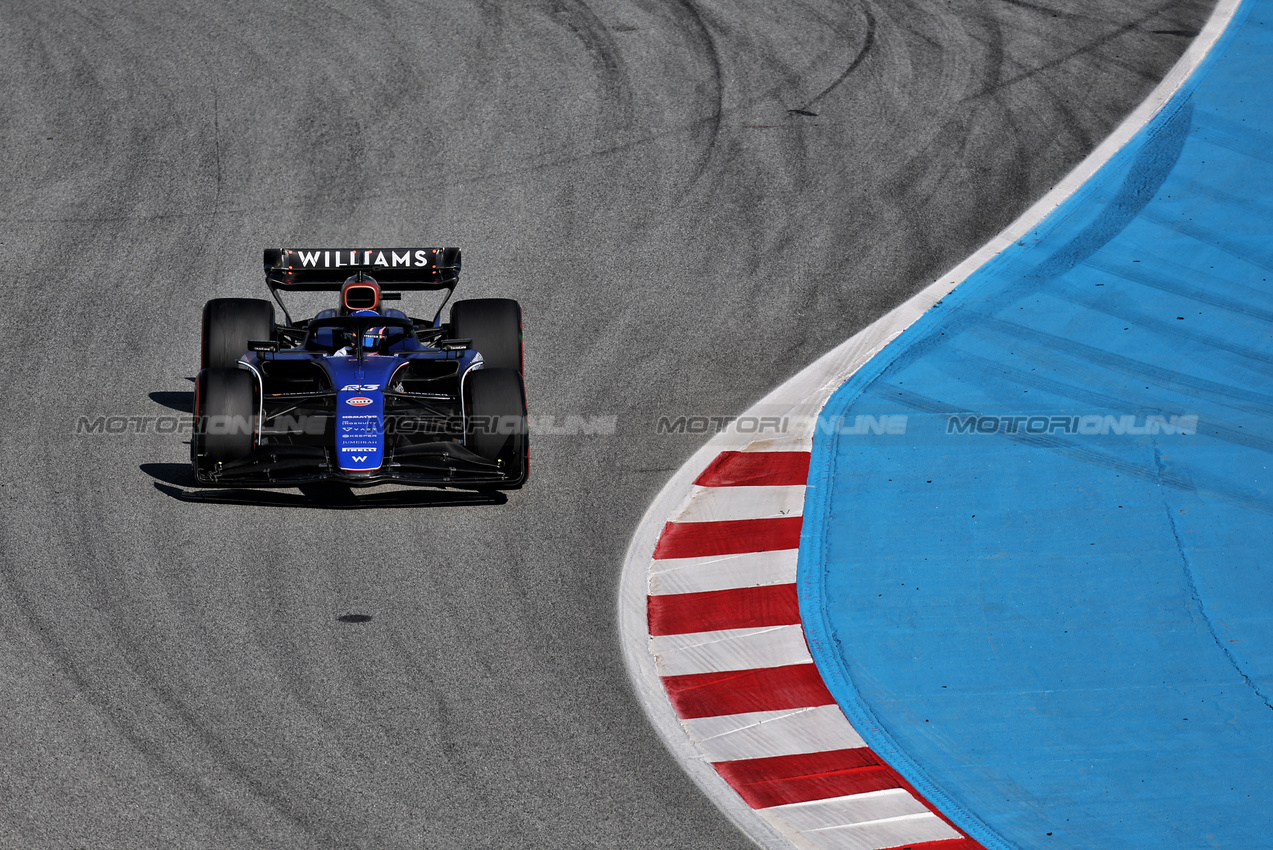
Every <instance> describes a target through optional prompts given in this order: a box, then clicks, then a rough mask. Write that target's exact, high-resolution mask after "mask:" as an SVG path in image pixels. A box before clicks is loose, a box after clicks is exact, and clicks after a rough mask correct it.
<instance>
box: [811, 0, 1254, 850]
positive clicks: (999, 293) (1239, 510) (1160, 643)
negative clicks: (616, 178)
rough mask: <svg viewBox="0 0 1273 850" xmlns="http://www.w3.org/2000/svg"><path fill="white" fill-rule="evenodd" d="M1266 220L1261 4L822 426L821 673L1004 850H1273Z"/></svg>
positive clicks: (897, 759) (815, 482)
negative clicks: (1083, 181) (1070, 193)
mask: <svg viewBox="0 0 1273 850" xmlns="http://www.w3.org/2000/svg"><path fill="white" fill-rule="evenodd" d="M1271 222H1273V0H1248V2H1247V3H1246V4H1245V6H1244V7H1243V8H1242V9H1241V10H1239V13H1238V15H1237V16H1236V17H1235V18H1234V20H1233V22H1232V23H1231V25H1230V27H1229V30H1228V32H1227V33H1226V35H1225V36H1224V37H1223V39H1222V41H1221V42H1220V44H1219V45H1218V46H1217V47H1216V49H1215V50H1213V52H1212V53H1211V55H1210V57H1209V58H1208V59H1207V60H1206V61H1205V62H1204V64H1203V66H1202V67H1201V68H1200V69H1199V71H1198V72H1196V73H1195V74H1194V75H1193V77H1192V78H1191V80H1190V81H1189V83H1187V84H1186V86H1185V88H1184V89H1183V90H1182V91H1181V93H1180V94H1179V95H1178V96H1177V97H1176V99H1175V100H1173V101H1172V102H1171V103H1170V104H1169V105H1168V107H1167V108H1166V109H1165V110H1164V112H1163V113H1161V114H1160V116H1159V117H1158V119H1156V120H1155V121H1154V122H1152V123H1151V124H1150V125H1149V126H1148V127H1147V128H1146V129H1145V130H1144V131H1142V132H1141V133H1140V134H1139V135H1138V136H1137V137H1136V138H1135V139H1134V140H1133V142H1132V143H1131V144H1130V145H1129V146H1127V147H1126V148H1125V149H1124V150H1123V151H1122V152H1121V153H1120V154H1119V155H1118V156H1116V157H1115V158H1114V159H1113V160H1112V161H1111V162H1110V164H1109V165H1108V166H1107V167H1106V168H1105V169H1103V170H1102V172H1101V173H1100V174H1099V175H1098V176H1097V177H1096V178H1095V179H1094V180H1093V181H1091V182H1089V184H1088V185H1087V186H1086V187H1085V188H1084V189H1083V190H1081V191H1080V192H1079V193H1078V194H1077V195H1075V196H1074V197H1073V198H1072V199H1071V200H1070V201H1069V202H1067V204H1066V205H1065V206H1064V207H1062V208H1061V209H1060V210H1058V211H1057V213H1055V214H1054V215H1053V216H1051V217H1050V218H1049V219H1048V220H1047V221H1045V222H1044V224H1043V225H1042V226H1040V227H1039V228H1038V229H1037V231H1036V232H1035V233H1033V234H1032V235H1031V237H1029V238H1027V239H1024V240H1022V242H1021V243H1019V244H1017V245H1016V246H1014V247H1013V248H1011V249H1009V250H1008V251H1005V252H1004V253H1002V254H1000V255H999V256H998V257H996V258H995V259H994V260H993V261H991V262H990V263H989V264H987V265H986V266H985V267H983V269H982V270H981V271H980V272H978V273H977V274H976V275H974V276H973V277H972V278H970V279H969V280H968V281H967V282H965V283H964V284H963V285H962V286H960V287H959V288H958V289H956V290H955V292H954V293H953V294H952V295H951V296H949V297H947V298H946V299H945V300H944V301H943V302H942V303H941V304H939V305H938V306H937V307H935V308H934V309H933V310H931V311H929V312H928V313H927V314H925V316H924V317H923V318H922V319H921V320H920V321H919V322H917V323H916V324H915V325H913V326H912V327H911V328H910V329H908V330H907V331H906V332H905V333H904V334H903V335H902V336H901V337H899V339H898V340H897V341H896V342H894V343H893V344H892V345H891V346H889V347H888V348H887V349H885V351H884V352H883V353H882V354H881V355H880V356H879V357H877V358H876V359H875V360H874V361H872V362H871V363H870V364H868V366H867V367H866V368H865V369H863V370H862V371H861V372H859V373H858V374H857V375H856V376H855V377H854V378H853V379H852V380H850V381H849V382H848V383H847V384H845V385H844V386H843V387H842V388H841V389H840V390H839V391H838V392H837V393H836V394H835V396H833V397H832V399H831V401H830V403H829V404H828V406H827V408H826V410H825V411H824V414H823V417H822V420H821V422H820V430H819V433H818V435H817V437H816V439H815V444H814V454H813V466H812V470H811V474H810V489H809V491H808V495H807V500H806V505H805V524H804V535H803V539H802V541H801V551H800V567H799V586H800V594H801V609H802V614H803V617H804V621H805V627H806V633H807V635H808V638H809V641H810V646H811V649H812V650H813V653H814V658H815V661H816V662H817V664H818V666H819V668H820V669H821V671H822V673H823V675H824V677H825V678H826V679H827V681H828V684H829V685H830V687H831V690H832V692H833V694H834V695H835V696H836V698H837V699H838V701H839V702H840V703H841V705H842V706H843V707H844V708H845V710H846V713H847V714H848V715H849V716H850V718H851V719H852V720H853V721H854V723H855V725H856V726H857V727H858V728H859V731H861V732H862V733H863V735H864V737H865V738H866V740H867V743H868V744H869V745H870V746H872V747H873V748H874V749H876V750H877V751H878V752H880V753H881V754H883V755H884V756H885V757H886V758H888V759H890V760H891V761H892V762H893V763H894V765H895V766H896V767H898V769H899V770H901V771H902V773H903V774H904V775H906V776H907V778H908V779H910V780H911V781H912V782H913V783H914V784H915V785H916V786H917V787H918V788H919V789H920V790H921V791H922V792H924V793H926V794H927V795H928V796H929V797H930V798H931V799H932V800H933V802H935V803H937V804H938V805H939V806H941V807H942V808H943V809H944V811H945V812H946V813H947V814H948V815H950V816H951V817H952V818H953V819H954V820H955V821H956V822H957V823H959V824H960V825H961V826H963V827H964V828H966V829H967V830H968V831H969V832H970V833H971V834H972V835H973V836H974V837H975V838H978V839H979V840H981V841H982V843H983V844H985V845H986V846H987V847H989V848H998V847H1019V848H1027V847H1029V848H1034V847H1038V848H1155V850H1158V849H1159V848H1189V849H1190V850H1196V848H1201V847H1228V848H1242V850H1251V848H1261V847H1273V702H1271V700H1273V472H1271V471H1270V467H1273V426H1271V425H1270V421H1271V417H1273V377H1271V375H1273V283H1271V282H1270V281H1271V280H1273V225H1271V224H1270V223H1271ZM902 416H904V417H905V420H904V421H903V420H901V419H899V418H898V417H902ZM883 417H890V418H888V419H885V418H883ZM1194 417H1196V419H1195V418H1194ZM903 422H904V424H903ZM890 431H892V432H898V431H904V433H889V432H890Z"/></svg>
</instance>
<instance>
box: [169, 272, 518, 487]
mask: <svg viewBox="0 0 1273 850" xmlns="http://www.w3.org/2000/svg"><path fill="white" fill-rule="evenodd" d="M459 273H460V250H459V249H458V248H423V249H416V248H411V249H406V250H403V249H388V248H386V249H376V248H373V249H357V250H349V249H340V250H336V249H330V248H319V249H289V248H281V249H275V248H267V249H266V250H265V279H266V285H267V286H268V287H269V290H270V294H271V295H272V296H273V298H274V301H275V302H277V303H278V305H279V307H280V308H281V309H282V311H283V317H284V323H283V324H278V323H276V321H275V311H274V304H272V303H271V302H270V301H267V300H264V299H257V298H217V299H214V300H212V301H209V302H208V303H207V304H206V305H205V306H204V308H203V349H202V363H201V365H202V369H201V371H200V372H199V377H198V379H197V380H196V383H195V402H194V416H195V423H194V432H193V437H192V439H191V443H190V457H191V462H192V464H193V466H194V474H195V478H196V480H197V481H198V482H199V483H200V484H204V485H221V486H225V485H233V486H248V487H263V486H264V487H270V486H273V487H286V486H296V485H299V484H307V483H310V482H317V481H336V482H342V483H344V484H347V485H351V486H368V485H372V484H383V483H390V482H392V483H397V484H415V485H426V486H435V487H460V488H466V489H482V490H485V489H505V490H511V489H517V488H519V487H521V486H522V485H523V484H524V483H525V482H526V474H527V467H528V461H529V458H528V449H527V446H528V435H527V427H526V393H525V388H524V385H523V382H522V314H521V307H520V306H519V305H518V303H517V302H516V301H513V300H511V299H507V298H481V299H474V300H468V301H458V302H456V303H455V304H453V305H452V306H451V310H450V314H449V317H448V318H449V321H447V322H443V321H442V308H443V307H444V306H445V305H446V302H447V301H448V300H449V299H450V297H451V294H452V293H453V292H454V290H455V286H456V284H457V283H458V282H459ZM419 290H445V297H444V298H443V301H442V305H441V306H439V307H438V310H437V313H436V314H435V315H434V316H433V317H432V318H430V319H417V318H412V317H410V316H408V315H407V314H406V313H403V312H402V311H400V310H395V309H388V308H385V307H384V302H386V301H396V300H400V299H401V297H402V293H403V292H406V291H419ZM298 291H306V292H316V291H320V292H321V291H331V292H339V294H340V302H339V305H338V306H337V307H334V308H331V309H326V310H323V311H321V312H319V313H318V314H317V315H315V316H314V317H313V318H312V319H304V320H300V321H293V320H292V318H291V316H290V315H289V314H288V311H287V307H286V306H285V305H284V303H283V300H282V298H281V297H280V296H279V293H280V292H298Z"/></svg>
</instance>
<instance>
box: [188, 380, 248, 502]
mask: <svg viewBox="0 0 1273 850" xmlns="http://www.w3.org/2000/svg"><path fill="white" fill-rule="evenodd" d="M256 430H257V404H256V379H255V378H254V377H253V376H252V374H251V373H250V372H246V371H244V370H242V369H204V370H203V371H201V372H200V373H199V377H198V378H196V379H195V390H194V434H193V435H192V437H191V440H190V459H191V461H192V463H193V464H194V471H195V477H196V478H199V479H200V480H204V479H206V476H207V474H208V473H211V472H214V471H216V469H217V466H218V464H223V463H230V462H231V461H236V460H239V459H241V458H244V457H247V455H248V454H249V453H251V451H252V449H253V448H255V447H256Z"/></svg>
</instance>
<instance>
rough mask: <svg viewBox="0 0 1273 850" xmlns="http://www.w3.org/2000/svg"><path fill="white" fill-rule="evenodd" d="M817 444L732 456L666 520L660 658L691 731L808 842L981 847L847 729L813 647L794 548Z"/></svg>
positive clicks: (654, 628) (652, 592)
mask: <svg viewBox="0 0 1273 850" xmlns="http://www.w3.org/2000/svg"><path fill="white" fill-rule="evenodd" d="M809 456H810V455H809V452H808V451H750V450H747V451H726V452H722V453H721V454H720V455H718V456H717V457H716V458H715V460H713V461H712V463H711V464H709V465H708V467H707V469H706V470H704V471H703V473H702V474H701V475H699V477H698V478H697V479H696V480H695V481H694V485H693V488H692V492H691V494H690V497H689V499H688V500H687V501H686V503H685V507H684V508H683V509H682V510H681V511H680V512H679V513H678V514H677V515H675V516H674V517H673V518H672V520H671V521H670V522H668V523H667V524H666V525H665V526H664V527H663V531H662V534H661V535H660V537H659V540H658V543H657V545H656V546H655V549H654V557H653V560H652V562H651V565H650V570H649V595H648V597H647V609H646V610H647V620H648V624H649V634H650V652H651V653H652V654H653V655H654V660H655V665H656V667H657V669H658V673H659V676H660V677H661V679H662V683H663V686H664V688H665V690H666V691H667V695H668V698H669V700H670V701H671V703H672V707H673V708H674V710H675V711H676V713H677V715H678V716H679V717H680V722H681V726H682V727H684V729H685V731H686V733H687V734H688V735H689V737H690V739H691V740H692V741H693V743H694V744H695V746H696V747H697V748H698V749H699V750H700V751H701V752H702V753H703V754H704V757H705V758H706V759H707V760H708V761H709V762H711V763H712V766H713V767H715V769H716V771H717V772H718V773H719V774H720V775H721V776H722V777H723V778H724V779H725V781H726V782H727V783H729V785H730V786H732V787H733V789H734V790H735V791H737V792H738V795H739V796H740V797H742V799H743V801H744V802H745V803H746V804H747V805H748V806H750V807H751V808H753V809H755V810H757V812H758V813H759V814H760V815H761V816H763V817H764V818H765V819H766V820H768V821H769V822H770V823H772V824H773V825H774V827H775V828H777V829H778V830H779V831H780V832H782V833H783V834H784V835H786V836H788V837H789V838H791V839H792V841H793V842H794V843H796V844H797V845H799V846H804V847H810V848H846V850H893V848H911V850H981V845H980V844H978V843H977V842H976V841H974V840H973V839H971V838H969V837H968V836H967V834H965V833H964V832H962V831H961V830H959V829H958V828H957V827H956V826H955V825H954V824H953V823H951V822H950V821H949V820H948V819H946V818H945V817H943V816H942V814H941V813H940V812H938V811H937V810H936V809H934V808H933V807H932V806H931V805H930V804H929V803H928V802H927V801H926V800H925V799H924V798H923V797H921V796H920V795H919V794H918V793H916V791H915V789H914V788H912V787H911V786H910V785H909V784H908V783H907V782H906V780H905V779H903V778H902V777H901V775H900V774H898V773H897V771H895V770H893V769H892V768H891V767H889V766H888V765H887V764H885V763H884V762H883V761H882V760H881V759H880V758H879V757H878V756H877V755H876V754H875V753H874V752H872V751H871V749H870V748H869V747H867V746H866V744H865V743H864V742H863V740H862V738H861V736H860V735H858V733H857V732H856V731H855V730H854V729H853V727H852V726H851V725H850V724H849V721H848V720H847V719H846V718H845V716H844V713H843V712H842V711H841V710H840V708H839V706H838V705H836V703H835V700H834V699H833V698H832V696H831V693H830V691H828V690H827V687H826V685H825V684H824V683H823V681H822V677H821V675H819V673H818V669H817V667H816V666H815V665H814V664H813V658H812V656H811V655H810V654H809V649H808V646H807V645H806V643H805V638H804V629H803V628H802V627H801V623H800V606H799V604H798V601H797V597H796V554H797V547H798V546H799V545H800V527H801V522H802V515H803V509H804V493H805V484H806V482H807V480H808V476H809Z"/></svg>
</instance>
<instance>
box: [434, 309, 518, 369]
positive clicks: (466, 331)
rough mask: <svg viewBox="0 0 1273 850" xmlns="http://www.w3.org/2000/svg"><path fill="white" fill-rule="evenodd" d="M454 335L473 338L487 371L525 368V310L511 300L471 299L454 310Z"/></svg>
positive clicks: (455, 337)
mask: <svg viewBox="0 0 1273 850" xmlns="http://www.w3.org/2000/svg"><path fill="white" fill-rule="evenodd" d="M451 336H452V338H454V339H471V340H473V348H475V349H477V351H478V352H479V353H480V354H481V355H482V364H483V366H484V367H485V368H487V369H516V370H517V371H518V372H522V371H524V370H523V369H522V308H521V305H519V304H518V303H517V302H516V301H514V300H513V299H511V298H471V299H469V300H467V301H457V302H455V304H454V305H453V306H452V307H451Z"/></svg>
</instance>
